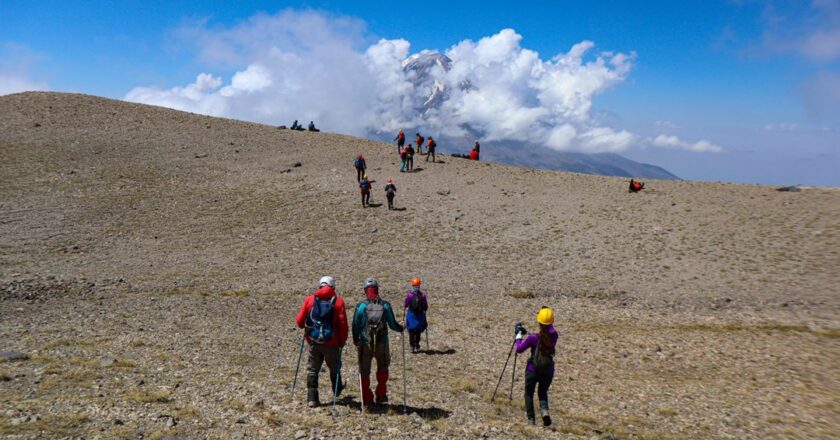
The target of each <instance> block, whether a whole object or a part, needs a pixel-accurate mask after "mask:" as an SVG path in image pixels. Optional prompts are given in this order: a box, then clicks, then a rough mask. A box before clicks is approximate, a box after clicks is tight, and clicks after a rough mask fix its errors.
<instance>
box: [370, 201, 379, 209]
mask: <svg viewBox="0 0 840 440" xmlns="http://www.w3.org/2000/svg"><path fill="white" fill-rule="evenodd" d="M380 206H382V204H381V203H373V202H371V203H368V208H378V207H380Z"/></svg>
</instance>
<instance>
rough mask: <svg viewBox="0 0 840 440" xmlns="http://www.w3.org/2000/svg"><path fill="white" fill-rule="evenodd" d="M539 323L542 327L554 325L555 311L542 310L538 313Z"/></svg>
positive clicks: (544, 308) (546, 308)
mask: <svg viewBox="0 0 840 440" xmlns="http://www.w3.org/2000/svg"><path fill="white" fill-rule="evenodd" d="M537 322H538V323H540V324H542V325H553V324H554V311H553V310H551V309H549V308H548V307H543V308H541V309H540V312H539V313H537Z"/></svg>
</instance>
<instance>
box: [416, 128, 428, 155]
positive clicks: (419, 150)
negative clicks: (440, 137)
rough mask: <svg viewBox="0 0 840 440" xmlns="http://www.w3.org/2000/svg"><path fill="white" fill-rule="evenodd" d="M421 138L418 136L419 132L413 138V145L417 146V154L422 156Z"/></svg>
mask: <svg viewBox="0 0 840 440" xmlns="http://www.w3.org/2000/svg"><path fill="white" fill-rule="evenodd" d="M424 140H425V139H423V136H420V132H417V134H416V135H415V136H414V144H415V145H417V154H423V141H424Z"/></svg>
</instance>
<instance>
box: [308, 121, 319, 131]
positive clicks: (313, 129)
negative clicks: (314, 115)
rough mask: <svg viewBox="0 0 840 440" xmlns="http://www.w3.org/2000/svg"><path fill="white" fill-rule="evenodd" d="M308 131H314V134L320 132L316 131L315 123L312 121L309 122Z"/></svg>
mask: <svg viewBox="0 0 840 440" xmlns="http://www.w3.org/2000/svg"><path fill="white" fill-rule="evenodd" d="M309 131H314V132H316V133H317V132H319V131H321V130H318V129H317V128H315V122H313V121H309Z"/></svg>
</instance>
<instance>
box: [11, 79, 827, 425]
mask: <svg viewBox="0 0 840 440" xmlns="http://www.w3.org/2000/svg"><path fill="white" fill-rule="evenodd" d="M358 152H364V154H365V156H366V158H367V160H368V164H369V166H370V169H369V173H370V174H371V177H372V178H373V179H376V180H377V183H376V184H375V185H374V186H375V192H374V195H373V197H374V201H376V202H379V203H382V202H384V194H383V192H382V191H381V187H382V185H384V181H385V179H386V178H387V177H389V176H391V177H394V179H395V183H396V184H397V187H398V188H399V192H398V195H397V206H398V207H401V208H405V210H401V211H388V210H387V209H386V208H385V207H384V206H380V207H376V208H370V209H362V208H361V204H360V202H359V198H358V191H357V189H356V187H355V181H354V176H355V171H354V170H353V168H352V162H353V157H354V156H355V154H358ZM395 156H396V155H395V153H394V148H393V146H388V145H384V144H380V143H377V142H372V141H367V140H362V139H356V138H352V137H349V136H342V135H334V134H329V133H306V132H291V131H288V130H278V129H276V128H274V127H268V126H263V125H258V124H252V123H245V122H240V121H232V120H224V119H218V118H210V117H205V116H198V115H193V114H188V113H182V112H177V111H173V110H168V109H162V108H157V107H150V106H143V105H136V104H129V103H124V102H119V101H111V100H106V99H102V98H96V97H90V96H84V95H70V94H57V93H24V94H16V95H8V96H4V97H0V299H2V301H0V351H2V350H18V351H20V352H23V353H25V354H27V355H28V356H29V359H26V360H16V361H7V362H2V363H0V378H2V381H0V389H2V390H3V392H2V393H0V433H1V434H4V435H8V436H9V437H10V438H18V437H22V438H36V437H47V438H52V437H57V436H62V435H67V436H78V437H83V438H90V437H92V436H94V435H101V436H102V437H103V438H115V437H126V438H128V437H132V438H137V437H140V436H141V435H142V437H144V438H155V437H158V438H160V437H163V436H164V434H177V435H178V436H180V437H182V438H228V437H240V436H244V437H272V436H274V437H294V436H296V435H299V436H301V437H310V436H311V437H317V436H321V437H328V438H348V437H359V438H364V437H382V436H386V435H387V436H390V437H399V436H406V437H412V438H416V437H418V436H419V437H421V438H423V437H428V438H445V437H450V438H451V437H454V436H459V437H460V436H464V435H466V436H471V437H475V436H486V437H492V438H511V437H530V436H542V437H546V436H549V437H551V436H553V437H558V438H576V437H578V436H580V437H584V438H589V437H592V436H595V437H599V438H687V437H690V438H723V437H729V436H731V437H736V438H767V437H780V438H782V437H784V438H831V436H832V434H833V433H835V432H836V431H838V429H840V406H838V404H837V396H838V395H840V384H838V380H837V378H838V377H840V339H839V338H838V336H840V319H838V310H840V307H838V306H840V295H838V287H837V286H840V275H838V272H837V268H838V267H840V221H838V218H840V191H837V190H834V189H824V188H806V189H803V190H802V191H801V192H798V193H782V192H777V191H775V190H774V189H773V188H769V187H765V186H759V185H734V184H722V183H697V182H688V181H653V180H652V181H649V182H648V187H649V188H650V191H647V192H646V193H642V194H628V193H627V191H626V189H625V185H626V182H625V181H624V180H623V179H621V178H610V177H598V176H588V175H580V174H572V173H558V172H550V171H536V170H527V169H521V168H515V167H507V166H502V165H496V164H489V163H475V162H469V161H464V160H461V159H454V158H450V157H443V158H442V160H443V162H444V163H437V164H432V163H429V164H426V163H424V162H423V161H422V158H420V160H419V161H418V162H417V164H416V165H417V167H419V168H422V170H418V171H417V172H415V173H412V174H401V173H399V172H398V164H397V160H396V159H397V158H396V157H395ZM296 163H300V166H294V165H295V164H296ZM327 273H329V274H332V275H333V276H335V277H336V279H337V281H338V289H339V291H340V292H341V293H342V294H343V295H345V296H346V297H347V298H348V303H349V306H350V307H352V306H353V305H355V303H356V302H357V301H358V300H359V298H360V296H361V295H360V292H359V291H360V289H359V287H360V286H361V282H362V280H363V279H364V278H366V277H368V276H376V277H378V278H379V279H380V281H381V282H382V283H383V285H384V287H385V290H386V292H387V293H386V296H387V297H388V298H390V299H391V300H392V301H395V302H399V300H400V298H401V295H400V294H398V293H397V292H402V291H403V290H405V289H406V288H407V282H408V280H409V279H410V278H411V277H413V276H415V275H416V276H420V277H421V278H423V280H424V285H425V286H426V287H427V289H428V290H429V293H430V295H431V299H432V306H433V308H434V310H433V311H434V315H432V316H431V318H430V319H431V329H432V330H431V331H432V349H433V350H432V352H431V353H427V354H418V355H410V354H409V355H408V357H409V359H408V371H407V373H408V389H409V402H408V403H409V407H410V408H409V409H410V411H409V413H410V414H409V415H402V414H399V408H394V409H392V410H391V411H390V412H388V413H385V414H370V415H366V416H364V417H362V416H360V415H358V412H357V410H358V406H357V405H358V404H357V400H356V397H357V395H358V390H357V389H356V388H355V387H354V386H353V385H351V386H350V388H349V389H348V391H347V396H348V397H347V400H346V401H344V402H343V404H342V405H341V406H340V410H339V414H338V416H336V417H334V418H333V417H331V416H329V413H330V411H329V409H324V408H319V409H315V410H309V409H304V407H303V406H302V405H301V404H300V403H296V402H294V401H293V400H292V398H291V396H290V393H289V392H288V389H287V387H288V384H289V383H291V381H292V376H293V373H294V362H295V360H296V355H297V348H298V344H299V339H298V338H299V333H298V332H296V331H295V330H294V329H293V328H292V318H293V315H294V313H295V312H296V310H297V307H298V306H299V304H300V303H301V302H302V300H303V297H304V295H305V293H306V291H307V290H311V288H312V287H313V283H314V282H315V281H316V280H317V279H318V277H319V276H321V275H323V274H327ZM541 305H550V306H552V307H555V308H556V310H557V316H558V320H557V327H558V329H559V330H560V332H561V335H562V336H561V347H562V348H561V350H560V353H561V354H560V356H559V357H558V361H559V362H560V365H561V366H560V368H558V375H557V378H556V380H555V383H554V385H553V386H552V389H551V399H552V406H553V412H554V414H555V417H554V418H555V420H556V422H557V423H556V425H557V426H555V427H554V429H552V430H544V429H542V428H539V429H533V428H529V427H525V426H522V420H523V419H524V415H523V414H522V410H521V406H522V405H521V398H519V399H516V400H515V401H514V402H513V403H512V404H508V403H507V399H506V398H504V399H501V400H502V401H503V402H502V403H498V399H497V404H495V405H494V404H491V403H490V402H489V395H490V394H491V393H492V389H493V386H494V385H495V380H496V378H497V377H498V373H499V371H500V370H501V366H502V364H503V362H504V357H505V356H506V354H507V350H508V348H509V343H510V337H511V336H512V328H513V323H515V322H517V321H523V322H525V323H526V324H531V323H532V322H533V316H534V314H535V312H536V309H537V308H539V306H541ZM531 327H533V325H531ZM392 340H394V341H398V339H396V338H393V339H392ZM393 351H394V365H393V371H392V373H393V374H392V377H393V378H394V383H393V385H394V387H393V389H392V401H393V402H395V403H399V402H400V401H401V396H399V395H398V393H396V391H397V389H398V388H399V387H397V385H398V384H399V383H400V380H401V379H402V372H401V371H399V370H400V369H401V355H400V351H399V347H398V346H394V347H393ZM346 357H347V359H346V362H345V368H346V374H347V375H348V378H349V379H351V383H352V382H353V379H354V378H353V376H352V372H354V371H355V365H356V363H355V356H354V355H353V354H351V353H348V354H347V356H346ZM523 365H524V361H523V360H522V359H520V364H519V367H518V368H519V371H518V372H517V374H518V375H519V376H520V377H519V381H518V382H517V386H516V390H515V391H516V394H517V396H518V395H519V394H520V393H521V385H522V383H521V380H522V378H521V369H522V366H523ZM507 374H508V376H507V378H506V381H507V382H505V381H503V385H504V386H509V374H510V370H508V373H507ZM324 382H327V381H326V379H323V380H322V383H324ZM505 384H506V385H505ZM503 388H504V387H503ZM322 394H326V391H324V392H323V393H322ZM298 397H299V399H298V400H301V399H302V397H303V394H302V392H299V393H298ZM354 405H356V406H354Z"/></svg>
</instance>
